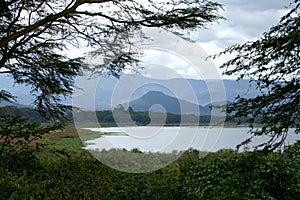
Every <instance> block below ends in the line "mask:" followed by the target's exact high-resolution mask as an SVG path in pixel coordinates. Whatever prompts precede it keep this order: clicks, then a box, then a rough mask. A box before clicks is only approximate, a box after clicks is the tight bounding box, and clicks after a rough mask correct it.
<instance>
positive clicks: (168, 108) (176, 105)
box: [125, 91, 210, 115]
mask: <svg viewBox="0 0 300 200" xmlns="http://www.w3.org/2000/svg"><path fill="white" fill-rule="evenodd" d="M155 105H160V106H155ZM125 106H126V105H125ZM129 106H130V107H131V108H132V109H133V110H134V111H136V112H145V111H149V110H151V111H152V112H162V111H163V110H162V109H161V107H163V109H164V112H167V113H173V114H194V115H210V108H209V105H207V106H199V105H196V104H193V103H190V102H188V101H185V100H182V99H177V98H175V97H171V96H168V95H166V94H164V93H163V92H160V91H150V92H148V93H147V94H145V95H143V96H142V97H140V98H138V99H136V100H134V101H131V102H130V103H129Z"/></svg>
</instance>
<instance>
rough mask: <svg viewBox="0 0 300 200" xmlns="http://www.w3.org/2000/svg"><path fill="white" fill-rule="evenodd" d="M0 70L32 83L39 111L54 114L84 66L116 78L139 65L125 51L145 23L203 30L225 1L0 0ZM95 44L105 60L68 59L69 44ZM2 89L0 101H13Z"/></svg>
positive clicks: (62, 109)
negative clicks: (221, 2) (133, 34)
mask: <svg viewBox="0 0 300 200" xmlns="http://www.w3.org/2000/svg"><path fill="white" fill-rule="evenodd" d="M0 4H1V8H0V19H1V21H0V23H1V26H0V73H2V74H3V73H6V74H8V75H10V76H12V77H13V79H14V81H15V83H17V84H26V85H30V86H31V88H32V90H31V93H32V94H33V95H34V96H35V99H36V100H35V104H36V105H37V108H39V110H40V111H44V112H45V113H48V114H51V115H54V116H56V115H57V114H63V113H64V112H65V110H66V109H67V108H68V107H67V106H65V105H62V104H60V103H59V102H60V100H61V99H62V98H64V97H66V96H68V95H70V94H71V93H72V89H73V88H72V86H73V80H74V77H75V76H76V75H79V74H80V73H82V71H83V69H87V68H88V69H89V70H91V71H92V72H93V73H103V72H107V73H109V74H112V75H115V76H118V75H119V73H120V71H121V70H123V69H124V68H125V67H127V66H129V65H131V66H135V65H134V64H137V62H138V58H137V54H138V53H139V52H136V51H133V50H124V49H123V48H122V47H123V46H124V45H123V44H124V43H129V44H130V41H128V36H129V35H130V34H132V32H133V31H135V30H140V29H141V28H142V27H160V28H163V29H167V30H170V31H173V32H176V33H179V32H181V33H182V31H183V30H186V31H191V30H195V29H198V28H205V25H206V24H207V23H210V22H213V21H216V20H218V19H220V18H222V17H220V16H219V15H218V13H217V12H218V10H219V9H221V8H222V7H221V5H220V4H218V3H214V2H210V1H206V0H172V1H159V2H154V1H152V0H145V1H143V2H139V1H134V0H121V1H119V0H118V1H117V0H58V1H52V0H48V1H45V0H35V1H28V0H22V1H17V0H0ZM82 46H91V47H97V49H96V50H95V51H93V52H91V55H102V56H103V57H104V59H103V61H104V62H103V63H98V64H95V65H87V63H84V59H83V58H70V57H69V56H67V55H63V54H62V53H61V52H62V51H63V50H64V49H67V48H70V47H72V48H74V47H82ZM13 98H14V96H13V95H12V94H10V93H9V91H4V90H1V91H0V100H1V99H2V100H3V99H4V100H13Z"/></svg>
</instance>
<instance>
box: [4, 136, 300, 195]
mask: <svg viewBox="0 0 300 200" xmlns="http://www.w3.org/2000/svg"><path fill="white" fill-rule="evenodd" d="M69 136H72V137H67V135H65V134H61V136H57V137H51V144H50V145H48V146H46V147H45V148H43V149H42V150H41V151H40V152H39V153H38V154H37V155H36V157H37V158H38V159H36V160H34V161H32V162H33V163H35V164H34V165H31V166H25V167H23V168H22V169H18V168H16V169H4V170H2V166H0V193H1V198H3V199H299V197H300V190H299V184H300V182H299V181H300V173H299V171H300V170H299V169H300V162H299V159H295V158H299V144H300V143H299V142H298V143H295V144H294V145H291V146H288V147H287V148H286V149H285V150H284V152H272V153H270V154H262V153H260V152H243V153H237V152H234V151H231V150H222V151H219V152H216V153H209V154H207V156H206V157H203V158H201V159H199V153H200V152H198V151H196V150H190V151H188V152H185V153H184V154H183V156H182V157H181V158H179V160H177V161H175V162H174V163H173V164H171V165H169V166H167V167H165V168H163V169H160V170H157V171H154V172H150V173H143V174H131V173H124V172H120V171H116V170H114V169H111V168H109V167H107V166H105V165H104V164H102V163H100V162H99V161H97V160H95V159H94V158H93V157H92V156H91V155H90V154H89V153H88V152H86V151H85V150H83V149H80V146H77V149H75V148H73V147H72V148H69V147H66V146H65V147H64V146H62V144H63V143H64V144H68V143H72V141H74V140H77V139H78V140H79V138H78V137H77V138H76V137H75V135H74V137H73V134H70V135H69ZM47 137H50V136H47ZM47 137H44V138H43V140H44V139H46V138H47ZM61 140H64V141H63V142H62V141H61ZM67 140H69V142H68V141H67ZM112 151H114V150H112ZM114 152H115V151H114ZM120 153H121V152H120ZM115 155H116V154H115ZM120 156H122V154H120V155H119V157H120ZM153 156H155V154H153ZM116 159H118V157H117V158H116Z"/></svg>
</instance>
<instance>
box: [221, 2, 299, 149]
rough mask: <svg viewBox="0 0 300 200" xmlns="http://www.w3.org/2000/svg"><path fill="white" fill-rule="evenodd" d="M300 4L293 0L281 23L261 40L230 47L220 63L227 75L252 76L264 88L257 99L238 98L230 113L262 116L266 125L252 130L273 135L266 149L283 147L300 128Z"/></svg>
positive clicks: (241, 115)
mask: <svg viewBox="0 0 300 200" xmlns="http://www.w3.org/2000/svg"><path fill="white" fill-rule="evenodd" d="M299 7H300V1H299V0H294V3H293V4H292V5H291V10H290V11H289V12H288V13H287V14H286V15H285V16H283V17H282V18H281V20H280V22H279V24H278V25H276V26H273V27H271V29H270V30H269V31H268V32H265V33H264V34H263V36H262V37H261V38H260V39H258V40H256V41H251V42H247V43H245V44H241V45H234V46H231V47H229V48H227V49H226V50H225V51H224V52H222V53H221V54H225V53H236V57H235V58H233V59H231V60H230V61H228V62H226V63H224V64H223V65H222V66H221V67H222V68H225V74H226V75H237V76H238V79H239V80H240V79H244V78H250V79H252V80H253V82H255V84H257V89H258V90H260V91H261V94H260V95H258V96H256V97H254V98H250V99H246V98H242V97H237V98H236V100H235V102H234V103H232V104H230V105H229V106H228V108H227V112H228V113H229V114H230V115H231V117H232V118H241V119H247V120H248V122H250V123H253V122H254V120H256V119H257V118H260V120H261V123H263V124H264V126H263V127H262V128H261V129H254V128H252V130H251V131H250V132H251V133H253V135H254V136H260V135H268V136H270V139H269V141H268V142H266V143H264V144H261V146H263V147H264V150H274V149H276V148H277V147H279V146H281V145H282V144H283V141H284V140H285V138H286V135H287V134H288V130H289V129H290V128H295V129H296V130H295V131H296V132H297V133H299V131H300V113H299V111H300V98H299V97H300V68H299V66H300V63H299V60H300V57H299V52H300V49H299V48H300V40H299V38H300V29H299V27H300V18H299ZM221 54H220V55H221ZM249 141H250V140H247V141H245V142H249Z"/></svg>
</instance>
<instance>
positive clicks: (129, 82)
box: [0, 74, 259, 110]
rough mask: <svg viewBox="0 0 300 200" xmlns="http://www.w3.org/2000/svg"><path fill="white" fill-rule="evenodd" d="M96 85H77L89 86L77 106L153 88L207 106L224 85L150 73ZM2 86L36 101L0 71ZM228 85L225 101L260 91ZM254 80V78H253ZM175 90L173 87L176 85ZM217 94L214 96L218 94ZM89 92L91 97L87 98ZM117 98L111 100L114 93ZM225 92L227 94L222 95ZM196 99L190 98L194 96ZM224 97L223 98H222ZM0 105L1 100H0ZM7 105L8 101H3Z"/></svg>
mask: <svg viewBox="0 0 300 200" xmlns="http://www.w3.org/2000/svg"><path fill="white" fill-rule="evenodd" d="M95 82H96V83H98V85H97V87H96V89H94V87H92V86H91V84H94V82H93V81H91V82H90V81H86V83H85V84H86V85H78V87H79V88H84V89H86V91H85V92H82V94H78V95H77V96H76V104H75V106H77V107H80V108H83V109H85V110H93V109H94V107H93V104H95V108H96V110H111V109H112V108H113V107H116V106H117V105H118V104H123V103H124V102H126V101H127V102H128V103H129V102H131V101H134V100H137V99H139V98H141V97H142V96H143V95H146V94H147V93H148V92H151V91H158V92H163V93H164V94H165V95H167V96H170V97H174V98H175V94H180V96H181V97H184V98H181V97H180V98H181V99H182V100H185V101H189V102H191V103H192V104H196V105H201V106H204V107H205V105H208V104H210V103H211V102H214V103H215V102H216V101H217V102H218V101H219V100H218V99H214V100H213V101H212V99H211V94H212V93H213V94H217V95H218V94H221V93H222V88H220V87H219V84H217V83H219V82H218V80H206V81H204V80H195V79H180V78H176V79H163V80H157V79H152V78H148V77H144V76H142V75H140V74H132V75H126V79H122V76H121V78H120V79H117V78H115V77H112V76H110V77H101V78H99V81H95ZM183 82H184V83H186V84H188V85H189V88H186V87H184V86H183V85H182V84H181V83H183ZM0 83H1V89H4V90H8V91H10V92H11V93H12V94H13V95H15V96H17V97H18V99H17V100H18V103H19V104H23V105H30V104H31V103H32V102H33V96H32V95H31V94H30V92H29V91H30V89H31V88H30V87H28V86H22V85H18V84H15V85H14V83H13V81H12V79H11V78H10V77H7V76H3V75H2V76H1V75H0ZM222 83H223V85H224V89H225V94H226V99H225V101H230V102H232V101H233V100H234V99H235V97H236V96H238V95H240V96H243V97H246V98H247V97H254V96H256V95H257V94H259V91H257V90H256V88H255V87H250V81H249V80H240V81H235V80H223V81H222ZM253 84H255V82H253ZM116 86H120V87H121V88H122V90H121V91H119V92H118V93H114V92H115V88H116ZM132 86H135V87H136V88H137V89H136V90H135V91H134V92H133V93H132V95H131V96H130V99H129V100H128V94H126V91H128V88H130V87H132ZM174 88H175V90H176V91H172V89H174ZM217 95H215V96H217ZM87 96H89V97H91V99H87V98H86V97H87ZM113 96H114V100H117V101H116V102H115V101H113V103H112V97H113ZM223 96H224V95H223ZM192 99H193V100H195V101H191V100H192ZM223 100H224V99H222V101H223ZM62 103H64V104H68V105H71V104H72V100H71V98H68V99H66V100H64V101H63V102H62ZM0 106H1V104H0ZM2 106H5V105H2ZM16 106H18V107H19V106H20V105H16Z"/></svg>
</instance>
